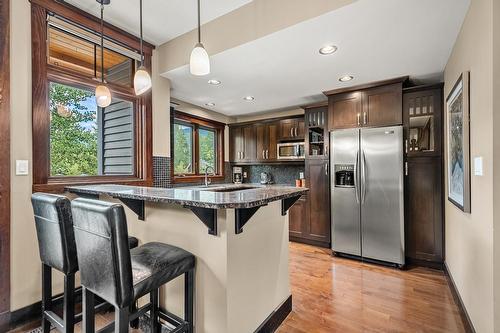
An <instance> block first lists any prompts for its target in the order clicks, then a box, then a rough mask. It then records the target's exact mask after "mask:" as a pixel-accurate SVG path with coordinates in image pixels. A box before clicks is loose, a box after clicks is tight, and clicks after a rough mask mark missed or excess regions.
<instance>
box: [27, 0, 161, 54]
mask: <svg viewBox="0 0 500 333" xmlns="http://www.w3.org/2000/svg"><path fill="white" fill-rule="evenodd" d="M29 1H30V2H31V4H32V5H37V6H39V7H41V8H43V9H45V10H47V11H48V12H50V13H54V14H56V15H60V16H62V17H64V18H67V19H68V20H70V21H72V22H74V23H77V24H79V25H82V26H84V27H86V28H88V29H90V30H93V31H95V32H97V33H100V31H101V23H100V18H98V17H95V16H93V15H91V14H89V13H87V12H85V11H83V10H81V9H79V8H77V7H75V6H73V5H70V4H68V3H66V2H64V1H61V0H29ZM104 35H105V36H107V37H109V38H111V39H113V40H114V41H117V42H119V43H121V44H124V45H126V46H127V47H129V48H133V49H135V50H136V51H139V50H140V39H139V38H138V37H136V36H134V35H132V34H130V33H128V32H126V31H124V30H122V29H120V28H117V27H115V26H113V25H111V24H109V23H107V22H104ZM154 48H155V46H154V45H153V44H151V43H148V42H144V54H146V55H152V54H153V49H154Z"/></svg>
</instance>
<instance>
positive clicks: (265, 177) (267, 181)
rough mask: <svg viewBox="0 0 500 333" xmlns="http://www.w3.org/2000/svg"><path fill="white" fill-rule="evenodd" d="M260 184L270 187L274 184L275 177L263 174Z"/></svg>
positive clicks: (266, 173)
mask: <svg viewBox="0 0 500 333" xmlns="http://www.w3.org/2000/svg"><path fill="white" fill-rule="evenodd" d="M260 183H261V184H263V185H268V184H272V183H273V177H272V176H271V174H270V173H268V172H261V174H260Z"/></svg>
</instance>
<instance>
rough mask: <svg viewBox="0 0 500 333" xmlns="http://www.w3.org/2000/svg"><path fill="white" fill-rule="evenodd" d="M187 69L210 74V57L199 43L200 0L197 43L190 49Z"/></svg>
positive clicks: (197, 73)
mask: <svg viewBox="0 0 500 333" xmlns="http://www.w3.org/2000/svg"><path fill="white" fill-rule="evenodd" d="M189 71H190V72H191V74H193V75H197V76H202V75H207V74H210V58H209V57H208V53H207V51H206V50H205V47H203V44H202V43H201V23H200V0H198V43H197V44H196V45H195V46H194V49H193V51H191V58H190V59H189Z"/></svg>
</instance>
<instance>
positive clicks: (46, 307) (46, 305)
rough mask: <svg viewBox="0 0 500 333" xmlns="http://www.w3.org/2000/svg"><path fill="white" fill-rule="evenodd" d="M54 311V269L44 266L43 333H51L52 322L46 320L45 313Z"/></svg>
mask: <svg viewBox="0 0 500 333" xmlns="http://www.w3.org/2000/svg"><path fill="white" fill-rule="evenodd" d="M51 310H52V269H51V268H50V266H47V265H45V264H42V331H43V333H49V332H50V321H48V320H47V319H46V316H45V312H46V311H51Z"/></svg>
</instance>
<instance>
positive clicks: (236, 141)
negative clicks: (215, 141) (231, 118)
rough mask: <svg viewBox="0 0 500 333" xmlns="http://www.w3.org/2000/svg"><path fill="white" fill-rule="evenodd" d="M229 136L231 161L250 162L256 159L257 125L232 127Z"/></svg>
mask: <svg viewBox="0 0 500 333" xmlns="http://www.w3.org/2000/svg"><path fill="white" fill-rule="evenodd" d="M229 137H230V138H231V139H230V140H231V141H230V147H229V150H230V156H231V161H234V162H248V161H254V160H255V159H256V149H257V147H256V136H255V126H253V125H246V126H238V127H231V128H230V130H229Z"/></svg>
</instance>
